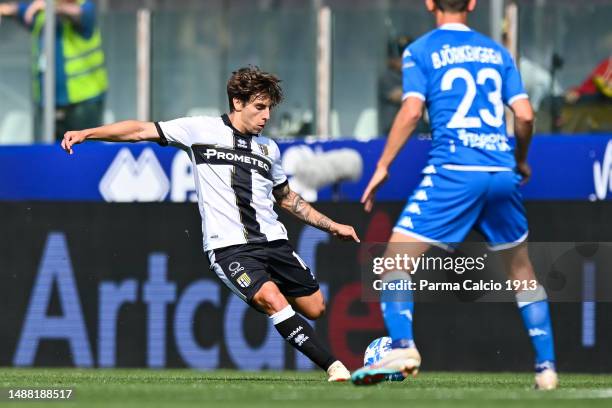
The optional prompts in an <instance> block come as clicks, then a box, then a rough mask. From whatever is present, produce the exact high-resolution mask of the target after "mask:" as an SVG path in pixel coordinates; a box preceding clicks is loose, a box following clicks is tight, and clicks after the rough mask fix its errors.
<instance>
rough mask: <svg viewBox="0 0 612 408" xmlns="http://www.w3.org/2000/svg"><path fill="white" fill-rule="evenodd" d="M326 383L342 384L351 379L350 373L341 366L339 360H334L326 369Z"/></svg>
mask: <svg viewBox="0 0 612 408" xmlns="http://www.w3.org/2000/svg"><path fill="white" fill-rule="evenodd" d="M327 375H328V377H327V381H328V382H343V381H348V380H350V379H351V372H350V371H349V370H347V368H346V367H345V366H344V364H342V362H341V361H340V360H336V361H335V362H334V363H333V364H332V365H330V366H329V368H328V369H327Z"/></svg>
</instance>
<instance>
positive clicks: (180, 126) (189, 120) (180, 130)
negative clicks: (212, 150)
mask: <svg viewBox="0 0 612 408" xmlns="http://www.w3.org/2000/svg"><path fill="white" fill-rule="evenodd" d="M197 120H198V118H197V117H185V118H178V119H174V120H170V121H167V122H155V126H156V128H157V133H159V137H160V139H161V141H160V142H159V144H160V145H162V146H167V145H172V146H176V147H181V148H185V147H191V145H192V144H193V140H194V137H195V129H196V124H197Z"/></svg>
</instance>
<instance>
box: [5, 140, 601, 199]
mask: <svg viewBox="0 0 612 408" xmlns="http://www.w3.org/2000/svg"><path fill="white" fill-rule="evenodd" d="M384 143H385V141H384V140H381V139H377V140H371V141H368V142H360V141H356V140H338V141H320V142H312V143H306V142H303V141H299V142H281V143H279V145H280V148H281V151H282V153H283V157H284V159H283V160H284V162H283V166H284V167H285V168H286V172H287V174H288V175H289V176H290V178H291V176H292V174H291V173H292V172H291V169H292V167H294V164H295V163H290V161H291V160H285V159H286V158H289V157H292V158H293V159H292V160H295V159H296V158H297V160H299V158H300V157H302V156H303V157H312V155H315V156H316V155H318V154H321V153H322V152H329V151H332V150H337V149H351V150H353V151H354V152H356V153H358V154H359V156H360V157H361V160H362V163H363V171H362V174H361V176H360V177H359V179H358V180H357V181H354V182H342V183H339V184H338V185H336V186H335V187H334V188H332V187H331V186H327V187H323V188H321V189H319V190H318V191H314V192H311V193H314V195H312V194H310V196H311V197H313V199H312V201H315V200H316V201H330V200H332V199H333V198H335V199H340V200H343V201H358V200H359V198H360V196H361V194H362V192H363V190H364V188H365V185H366V184H367V182H368V180H369V177H370V175H371V174H372V172H373V171H374V168H375V166H376V161H377V160H378V158H379V156H380V154H381V152H382V149H383V147H384ZM429 147H430V141H429V140H426V139H420V138H413V139H411V140H410V141H409V142H408V144H407V145H406V146H405V147H404V149H403V150H402V151H401V153H400V154H399V156H398V157H397V159H396V161H395V162H394V164H393V166H392V168H391V171H390V173H391V177H390V179H389V181H388V182H387V183H386V184H385V185H384V186H383V187H382V188H381V190H380V191H379V193H378V200H381V201H398V200H399V201H403V200H405V199H406V198H407V197H408V195H409V194H410V192H411V191H412V189H413V188H414V187H415V186H416V185H417V183H418V181H419V178H420V173H421V170H422V169H423V168H424V167H425V164H426V161H427V153H428V150H429ZM304 155H305V156H304ZM529 162H530V164H531V166H532V169H533V177H532V179H531V181H530V182H529V183H528V184H526V185H525V186H523V187H522V189H523V190H522V191H523V194H524V197H525V199H526V200H578V201H581V200H582V201H583V200H590V201H597V200H609V199H611V198H612V193H611V192H612V177H611V173H612V135H579V136H545V135H542V136H538V137H535V138H534V139H533V143H532V147H531V150H530V154H529ZM190 165H191V163H190V161H189V158H188V156H187V155H186V154H185V153H184V152H182V151H180V150H177V149H174V148H162V147H160V146H158V145H156V144H154V143H143V144H110V143H85V144H83V145H79V146H76V149H75V154H74V155H72V156H69V155H67V154H66V153H64V152H63V151H62V150H61V149H60V147H59V145H36V146H5V147H1V148H0V200H5V201H16V200H34V201H109V202H134V201H173V202H184V201H195V188H194V183H193V175H192V171H191V167H190ZM305 197H306V196H305ZM307 199H308V198H307Z"/></svg>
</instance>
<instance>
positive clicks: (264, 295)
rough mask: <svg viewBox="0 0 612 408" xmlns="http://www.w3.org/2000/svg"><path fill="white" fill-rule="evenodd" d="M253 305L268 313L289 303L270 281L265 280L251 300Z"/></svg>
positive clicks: (274, 311) (278, 309)
mask: <svg viewBox="0 0 612 408" xmlns="http://www.w3.org/2000/svg"><path fill="white" fill-rule="evenodd" d="M251 302H252V303H253V304H254V305H255V306H257V307H258V308H259V309H260V310H262V311H263V312H264V313H266V314H268V315H272V314H274V313H276V312H279V311H281V310H283V309H284V308H285V307H286V306H287V305H288V304H289V303H288V302H287V299H285V297H284V296H283V294H282V293H281V292H280V290H279V289H278V287H277V286H276V285H275V284H274V283H272V282H266V283H264V284H263V285H262V287H261V288H260V289H259V291H257V293H256V294H255V296H253V299H252V301H251Z"/></svg>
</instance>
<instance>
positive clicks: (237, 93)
mask: <svg viewBox="0 0 612 408" xmlns="http://www.w3.org/2000/svg"><path fill="white" fill-rule="evenodd" d="M280 83H281V80H280V79H278V77H276V76H275V75H273V74H270V73H267V72H264V71H262V70H260V69H259V67H256V66H252V65H249V66H248V67H243V68H240V69H239V70H237V71H234V72H232V76H231V77H230V79H229V80H228V81H227V99H228V102H229V109H230V112H233V111H234V110H235V109H234V103H233V100H234V98H236V99H238V100H240V101H242V103H244V104H247V103H248V102H249V101H251V100H253V99H254V98H257V97H258V96H260V95H265V96H268V97H270V100H271V101H272V107H274V106H276V105H278V104H279V103H281V101H282V100H283V89H282V88H281V86H280Z"/></svg>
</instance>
